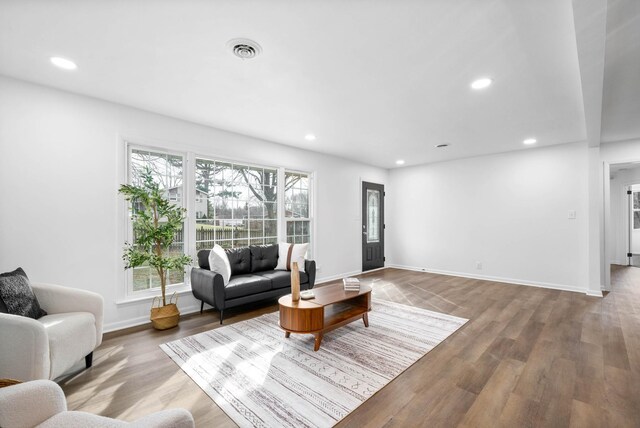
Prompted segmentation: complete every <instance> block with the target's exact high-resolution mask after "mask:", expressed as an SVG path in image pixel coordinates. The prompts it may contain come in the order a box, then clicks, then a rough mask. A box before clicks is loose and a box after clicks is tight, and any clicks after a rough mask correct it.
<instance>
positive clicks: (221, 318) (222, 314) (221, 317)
mask: <svg viewBox="0 0 640 428" xmlns="http://www.w3.org/2000/svg"><path fill="white" fill-rule="evenodd" d="M223 319H224V309H220V324H222V320H223Z"/></svg>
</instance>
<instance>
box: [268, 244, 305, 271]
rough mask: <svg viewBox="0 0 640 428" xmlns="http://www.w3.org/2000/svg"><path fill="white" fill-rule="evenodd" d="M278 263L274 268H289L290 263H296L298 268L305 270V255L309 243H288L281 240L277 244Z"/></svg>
mask: <svg viewBox="0 0 640 428" xmlns="http://www.w3.org/2000/svg"><path fill="white" fill-rule="evenodd" d="M278 247H279V248H278V253H279V254H278V265H277V266H276V267H275V269H276V270H291V266H293V265H292V263H294V262H296V263H298V270H299V271H300V272H304V270H305V264H304V261H305V257H306V256H307V250H308V249H309V244H308V243H307V244H290V243H288V242H281V243H280V244H279V245H278Z"/></svg>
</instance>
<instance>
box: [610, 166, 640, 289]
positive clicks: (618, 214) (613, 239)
mask: <svg viewBox="0 0 640 428" xmlns="http://www.w3.org/2000/svg"><path fill="white" fill-rule="evenodd" d="M608 195H609V198H608V207H607V212H606V213H605V218H606V217H608V221H607V222H606V230H605V239H606V254H607V266H608V267H609V269H608V272H607V273H608V274H609V275H610V277H609V278H608V281H606V282H607V285H613V284H618V285H619V284H622V283H624V281H621V278H623V277H624V278H632V277H633V278H636V277H640V269H639V268H640V162H625V163H617V164H610V165H609V194H608ZM607 214H608V215H607ZM629 269H632V270H633V271H637V273H632V272H630V271H629V272H627V271H628V270H629ZM614 279H615V280H614Z"/></svg>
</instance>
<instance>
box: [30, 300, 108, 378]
mask: <svg viewBox="0 0 640 428" xmlns="http://www.w3.org/2000/svg"><path fill="white" fill-rule="evenodd" d="M38 321H40V322H41V323H42V324H43V325H44V328H45V330H46V331H47V336H48V337H49V355H50V360H51V371H50V375H49V377H50V378H51V379H54V378H56V377H58V376H60V375H61V374H63V373H64V372H65V371H67V370H68V369H69V368H71V367H72V366H73V365H74V364H75V363H77V362H78V361H80V360H81V359H82V358H83V357H85V356H86V355H88V354H89V353H91V352H92V351H93V348H95V346H96V319H95V317H94V316H93V314H92V313H89V312H66V313H63V314H53V315H46V316H44V317H42V318H40V319H39V320H38Z"/></svg>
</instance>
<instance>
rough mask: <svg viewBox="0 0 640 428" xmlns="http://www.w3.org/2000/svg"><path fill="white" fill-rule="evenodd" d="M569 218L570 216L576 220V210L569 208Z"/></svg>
mask: <svg viewBox="0 0 640 428" xmlns="http://www.w3.org/2000/svg"><path fill="white" fill-rule="evenodd" d="M567 218H569V219H571V220H575V219H576V210H569V214H568V216H567Z"/></svg>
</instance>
